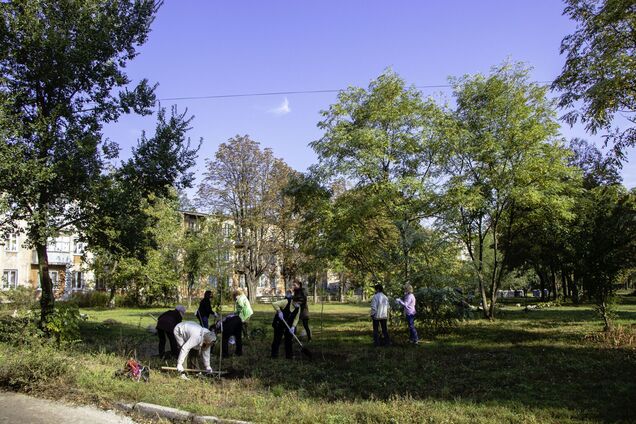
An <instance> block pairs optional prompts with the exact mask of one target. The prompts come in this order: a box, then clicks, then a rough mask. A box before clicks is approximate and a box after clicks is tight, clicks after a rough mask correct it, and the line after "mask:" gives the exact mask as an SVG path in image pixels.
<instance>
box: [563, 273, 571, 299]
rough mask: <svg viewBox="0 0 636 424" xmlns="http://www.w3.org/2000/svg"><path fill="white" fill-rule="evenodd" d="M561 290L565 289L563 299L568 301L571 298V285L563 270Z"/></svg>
mask: <svg viewBox="0 0 636 424" xmlns="http://www.w3.org/2000/svg"><path fill="white" fill-rule="evenodd" d="M561 288H563V299H568V298H569V297H570V285H569V284H568V280H567V279H566V278H565V271H564V270H561Z"/></svg>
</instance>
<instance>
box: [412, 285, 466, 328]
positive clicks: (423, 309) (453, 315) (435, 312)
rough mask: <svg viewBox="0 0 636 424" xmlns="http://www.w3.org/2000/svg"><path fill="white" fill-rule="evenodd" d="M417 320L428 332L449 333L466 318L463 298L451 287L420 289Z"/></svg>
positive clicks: (416, 297) (417, 300)
mask: <svg viewBox="0 0 636 424" xmlns="http://www.w3.org/2000/svg"><path fill="white" fill-rule="evenodd" d="M415 299H416V302H417V305H416V310H417V319H418V320H419V322H421V323H422V324H423V325H424V326H425V328H426V329H427V331H429V332H431V333H438V332H441V331H448V330H449V329H450V328H452V327H454V326H456V325H457V324H458V323H459V320H460V319H462V318H464V314H463V310H462V309H461V304H462V301H463V298H462V296H461V295H460V294H459V293H457V292H456V291H455V290H454V289H452V288H450V287H443V288H432V287H425V288H420V289H418V290H417V291H416V292H415Z"/></svg>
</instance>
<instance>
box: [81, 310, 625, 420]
mask: <svg viewBox="0 0 636 424" xmlns="http://www.w3.org/2000/svg"><path fill="white" fill-rule="evenodd" d="M542 312H547V314H544V317H545V318H544V319H550V318H549V316H550V315H551V314H550V313H549V312H551V311H542ZM571 312H573V313H574V315H568V314H570V313H571ZM578 312H579V311H576V310H575V311H560V314H559V315H560V319H561V320H567V319H568V318H570V317H572V319H574V318H573V317H574V316H579V315H577V313H578ZM585 312H587V313H589V312H590V311H589V310H588V311H585ZM142 313H143V312H142ZM563 314H565V315H566V316H564V315H563ZM555 317H556V315H555ZM579 317H581V316H579ZM349 318H350V317H349ZM351 321H352V320H351V319H339V318H338V319H329V320H328V322H327V323H326V324H325V331H323V332H322V333H320V332H318V331H316V330H317V328H314V333H315V337H314V339H315V341H314V342H312V343H310V344H308V347H309V349H310V350H311V351H312V352H313V355H314V360H313V361H307V360H305V359H304V358H302V356H301V355H300V353H299V350H298V347H297V346H295V359H294V360H292V361H288V360H285V359H277V360H272V359H270V358H269V348H270V342H271V335H272V331H271V327H269V323H270V317H269V314H265V313H260V314H258V316H256V317H255V319H254V321H253V322H252V323H251V328H257V327H258V328H263V329H265V331H266V333H267V335H266V336H265V337H264V338H252V339H249V340H247V341H246V342H245V355H244V356H243V357H240V358H236V357H233V358H231V359H229V360H227V361H224V363H223V367H224V368H228V369H230V368H231V369H235V370H239V371H240V372H241V375H243V376H245V377H251V378H254V379H257V380H258V381H259V382H260V384H261V385H262V386H263V387H264V388H266V389H267V388H276V387H277V388H279V389H282V390H285V391H290V392H297V393H299V395H300V396H302V397H305V398H314V399H317V400H321V401H327V402H332V401H356V400H361V399H365V400H370V399H377V400H390V399H392V398H394V397H396V396H398V397H410V398H412V399H414V400H424V399H433V400H445V401H459V400H461V401H462V402H474V403H488V404H497V405H506V404H510V405H515V406H516V407H518V408H521V409H523V408H528V409H529V410H535V409H542V410H543V409H545V410H561V411H562V410H564V409H565V410H567V411H569V412H568V413H569V414H571V415H572V416H574V417H577V418H579V419H592V420H600V421H606V422H617V421H629V420H630V419H631V418H632V417H634V416H636V407H635V405H634V402H633V399H635V398H636V379H635V378H634V376H636V354H635V352H634V351H633V350H627V349H605V348H600V347H596V346H591V345H590V344H585V343H583V342H582V341H581V334H578V335H577V334H575V335H572V334H564V332H563V331H559V329H541V330H540V331H533V330H532V329H527V328H515V327H510V326H509V324H508V325H506V324H505V323H502V324H501V325H466V326H461V327H459V328H457V329H455V330H454V331H452V332H451V333H449V334H446V335H442V336H440V337H439V338H438V339H436V340H435V341H434V342H432V343H425V344H423V345H420V346H417V347H414V346H409V345H407V344H406V343H405V342H404V341H405V336H404V334H398V333H395V337H394V339H395V340H396V341H397V343H398V344H400V345H397V346H392V347H386V348H374V347H373V346H371V338H370V328H367V324H364V323H360V322H357V323H354V324H353V325H354V326H355V328H352V327H351V326H348V327H347V326H346V324H347V323H349V324H351ZM513 321H514V320H513ZM82 334H83V337H84V340H85V342H86V343H85V346H84V347H85V348H86V347H87V348H89V350H92V351H101V352H103V351H107V352H112V353H116V354H120V355H122V354H125V353H124V352H127V351H130V350H131V349H136V351H137V354H138V357H139V359H140V360H142V361H146V363H150V364H151V366H153V367H155V368H156V367H158V366H160V365H164V364H166V362H165V361H160V360H159V359H158V358H153V357H152V355H154V354H155V353H156V345H157V338H156V336H154V335H153V334H150V333H148V332H147V331H146V329H145V327H144V326H142V325H141V326H140V325H131V324H121V323H112V324H103V323H96V322H87V323H83V325H82ZM364 340H366V341H364ZM281 349H282V347H281ZM122 365H123V364H122ZM277 390H278V389H277Z"/></svg>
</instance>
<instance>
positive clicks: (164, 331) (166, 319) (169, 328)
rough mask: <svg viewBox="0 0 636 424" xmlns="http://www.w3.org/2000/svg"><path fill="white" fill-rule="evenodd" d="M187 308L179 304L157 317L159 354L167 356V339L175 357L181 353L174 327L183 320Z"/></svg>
mask: <svg viewBox="0 0 636 424" xmlns="http://www.w3.org/2000/svg"><path fill="white" fill-rule="evenodd" d="M185 313H186V308H185V306H183V305H177V307H176V308H174V309H171V310H169V311H166V312H164V313H163V314H161V315H159V318H157V327H156V328H157V336H159V356H160V357H161V358H165V356H166V339H168V341H170V353H171V354H172V356H173V357H175V358H176V357H177V355H178V354H179V345H178V344H177V341H176V340H175V338H174V328H175V327H176V325H177V324H179V323H180V322H181V321H183V317H184V316H185Z"/></svg>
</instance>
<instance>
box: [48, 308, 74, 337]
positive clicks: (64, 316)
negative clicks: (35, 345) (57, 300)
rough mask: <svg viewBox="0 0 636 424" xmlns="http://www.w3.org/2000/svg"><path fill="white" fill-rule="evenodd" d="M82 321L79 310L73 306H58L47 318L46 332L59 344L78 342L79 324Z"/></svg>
mask: <svg viewBox="0 0 636 424" xmlns="http://www.w3.org/2000/svg"><path fill="white" fill-rule="evenodd" d="M81 320H82V317H81V316H80V312H79V309H78V308H77V306H75V305H73V304H59V306H58V307H57V308H55V311H54V312H53V313H52V314H51V315H50V316H49V317H48V318H47V321H46V325H45V327H46V330H47V331H48V332H49V333H50V334H51V335H52V336H54V337H55V340H56V341H57V342H58V344H59V343H75V342H78V341H80V328H79V323H80V321H81Z"/></svg>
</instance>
